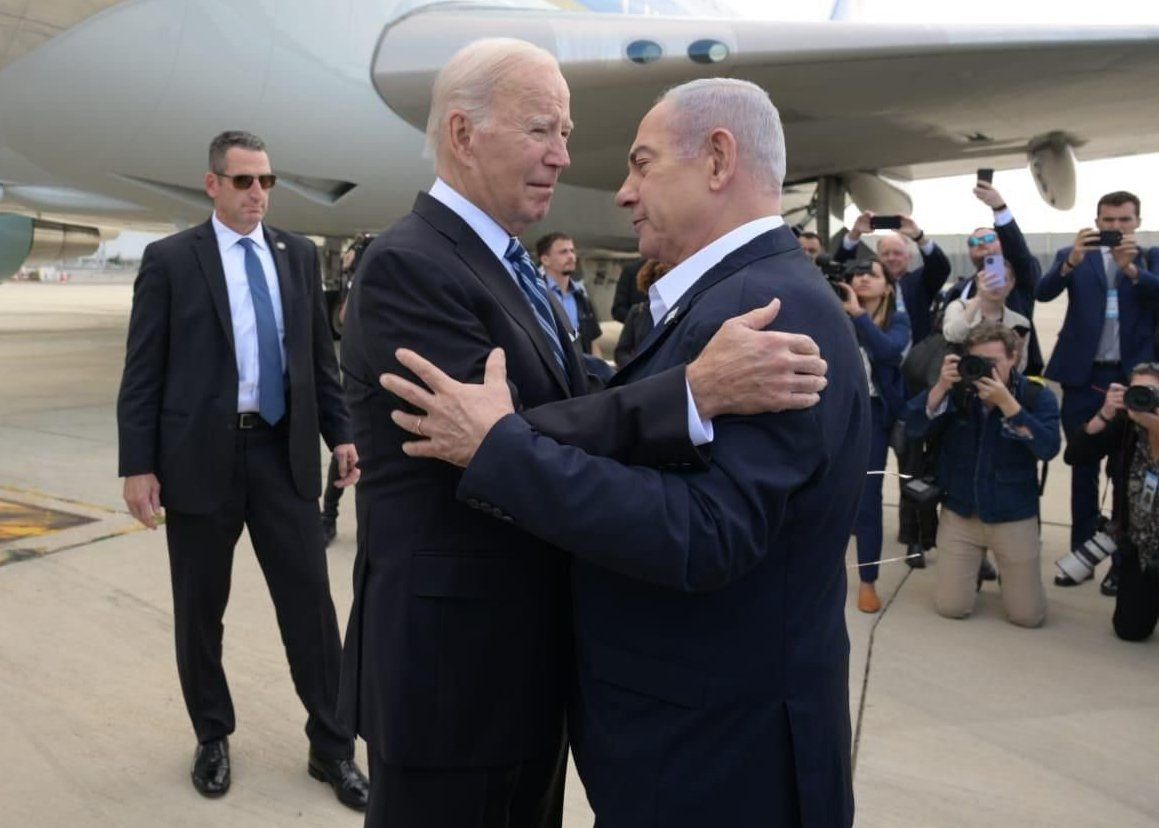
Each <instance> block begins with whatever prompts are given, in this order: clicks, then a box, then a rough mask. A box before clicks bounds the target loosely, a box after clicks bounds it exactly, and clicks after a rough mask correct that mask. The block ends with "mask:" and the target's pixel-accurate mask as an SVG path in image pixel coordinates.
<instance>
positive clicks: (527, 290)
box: [503, 238, 568, 377]
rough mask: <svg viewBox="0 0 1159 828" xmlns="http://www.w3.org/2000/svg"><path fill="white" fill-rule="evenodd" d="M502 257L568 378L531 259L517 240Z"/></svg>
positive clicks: (541, 279) (552, 320) (540, 282)
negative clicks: (511, 269) (509, 267)
mask: <svg viewBox="0 0 1159 828" xmlns="http://www.w3.org/2000/svg"><path fill="white" fill-rule="evenodd" d="M503 257H504V258H505V259H507V261H509V262H511V266H512V267H513V268H514V269H515V277H516V279H517V280H518V282H519V287H521V288H522V289H523V293H524V295H525V296H526V297H527V301H528V302H530V303H531V309H532V310H533V311H535V319H536V321H537V322H539V327H540V328H542V329H543V335H544V336H546V337H547V341H548V343H549V344H550V345H551V352H552V354H554V355H555V361H556V362H558V363H559V367H560V370H562V371H563V375H564V376H565V377H566V376H568V370H567V359H566V358H565V357H564V353H563V345H562V344H561V343H560V341H559V331H558V330H556V327H555V317H554V316H552V314H551V304H550V303H549V302H548V300H547V291H546V290H544V287H543V278H542V277H541V276H540V275H539V271H538V270H536V269H535V265H533V264H532V263H531V257H530V256H528V255H527V251H526V250H524V249H523V245H522V244H520V243H519V239H516V238H513V239H511V243H510V244H508V245H507V252H506V253H504V254H503Z"/></svg>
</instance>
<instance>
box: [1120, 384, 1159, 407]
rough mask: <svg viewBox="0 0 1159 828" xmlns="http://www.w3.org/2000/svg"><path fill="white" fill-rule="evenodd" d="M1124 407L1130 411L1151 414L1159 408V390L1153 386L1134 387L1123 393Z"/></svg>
mask: <svg viewBox="0 0 1159 828" xmlns="http://www.w3.org/2000/svg"><path fill="white" fill-rule="evenodd" d="M1123 405H1125V406H1127V410H1128V411H1137V412H1140V413H1143V414H1150V413H1152V412H1154V411H1155V409H1157V408H1159V388H1156V387H1155V386H1153V385H1132V386H1131V387H1130V388H1128V389H1127V390H1126V391H1125V392H1124V393H1123Z"/></svg>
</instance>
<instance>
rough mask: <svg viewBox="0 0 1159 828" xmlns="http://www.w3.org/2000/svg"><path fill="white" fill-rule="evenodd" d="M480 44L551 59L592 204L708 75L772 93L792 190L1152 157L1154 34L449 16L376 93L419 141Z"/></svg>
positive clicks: (421, 12) (421, 25) (388, 60)
mask: <svg viewBox="0 0 1159 828" xmlns="http://www.w3.org/2000/svg"><path fill="white" fill-rule="evenodd" d="M452 21H453V25H452ZM459 33H463V34H459ZM486 36H507V37H519V38H523V39H525V40H528V41H531V42H533V43H536V44H538V45H540V46H542V47H544V48H545V49H547V50H548V51H550V52H552V53H553V54H555V55H556V56H557V57H558V59H559V61H560V64H561V66H562V69H563V73H564V75H565V76H566V78H567V80H568V83H569V85H570V87H571V91H572V117H573V119H574V120H575V122H576V125H577V127H576V131H575V133H574V135H573V136H572V139H571V141H570V142H569V150H570V151H571V155H572V168H571V170H570V171H569V172H568V174H567V177H566V178H567V179H571V180H582V181H584V182H585V184H587V185H588V186H592V187H598V188H603V189H614V188H615V187H617V186H619V184H620V182H621V181H622V179H623V176H624V173H625V171H626V148H627V147H628V146H629V144H630V142H631V140H632V138H633V136H634V135H635V130H636V125H637V123H638V122H639V119H640V117H641V116H642V115H643V114H644V112H645V111H646V110H647V109H648V108H649V107H650V106H651V104H652V103H653V102H654V100H655V99H656V97H657V96H658V95H659V94H660V93H661V92H663V91H664V90H665V89H666V88H668V87H670V86H673V85H675V84H679V83H682V82H684V81H687V80H691V79H694V78H698V77H706V76H730V77H739V78H745V79H747V80H751V81H753V82H755V83H757V84H759V85H760V86H762V87H763V88H765V89H766V90H768V91H769V93H770V95H771V97H772V99H773V101H774V103H776V104H777V106H778V108H779V109H780V112H781V117H782V120H783V122H784V126H785V133H786V141H787V145H788V151H789V152H788V155H789V171H788V182H789V183H792V182H802V181H808V180H813V179H817V178H818V177H821V176H838V175H842V174H847V173H850V172H853V171H874V172H878V173H882V174H884V175H887V176H890V177H893V178H896V179H903V180H906V179H911V178H925V177H931V176H940V175H952V174H956V173H965V172H970V171H973V170H974V169H975V168H977V167H979V166H991V167H998V168H1009V167H1016V166H1020V165H1022V164H1024V163H1026V161H1027V157H1028V152H1029V151H1031V150H1034V149H1035V148H1040V147H1053V148H1055V149H1058V150H1060V151H1062V152H1065V153H1066V154H1068V155H1069V152H1070V150H1068V149H1066V148H1068V147H1069V148H1071V149H1073V152H1074V154H1075V155H1076V156H1077V157H1078V158H1080V159H1091V158H1102V157H1110V156H1118V155H1128V154H1135V153H1141V152H1149V151H1155V150H1159V106H1156V98H1155V85H1154V79H1155V78H1156V77H1159V27H1155V26H1151V27H1145V26H1107V27H1092V26H1059V25H1053V26H992V25H987V26H949V25H916V24H915V25H883V24H874V23H863V22H861V23H859V22H846V21H840V22H834V21H822V22H795V23H786V22H765V21H749V20H723V19H722V20H706V19H691V18H663V17H655V16H610V15H604V14H593V13H569V12H560V11H542V10H541V11H538V12H535V11H530V10H527V9H511V8H480V7H478V6H459V5H456V4H453V3H452V4H440V5H434V6H426V7H423V8H420V9H418V10H416V11H415V12H413V13H412V14H410V15H408V16H405V17H403V18H401V19H399V20H397V21H395V22H394V23H393V24H392V25H391V26H389V27H388V28H387V29H386V30H385V31H384V33H383V35H382V37H381V39H380V41H379V45H378V48H377V51H376V53H375V59H374V65H373V71H372V76H373V80H374V84H375V87H376V89H377V90H378V92H379V94H380V95H381V96H382V98H383V100H384V101H385V102H386V103H387V105H389V106H390V107H391V109H393V110H394V111H395V112H396V113H398V114H399V115H400V116H401V117H403V118H404V119H406V120H407V121H409V122H410V123H411V124H413V125H415V126H416V127H418V128H419V129H423V128H424V126H425V121H426V115H427V111H428V106H429V95H430V88H431V81H432V79H433V77H434V75H435V73H436V72H437V71H438V69H439V68H440V67H441V66H442V65H443V64H444V63H445V62H446V60H447V59H448V58H449V57H450V56H451V55H452V54H453V53H454V52H455V51H456V50H457V49H459V48H460V47H461V46H462V45H464V44H465V43H466V42H468V41H469V40H473V39H475V38H479V37H486ZM633 58H635V60H633ZM1072 177H1073V172H1072ZM1041 186H1042V182H1041V181H1040V187H1041ZM1072 189H1073V188H1072ZM1044 194H1045V193H1044ZM1060 206H1064V205H1060Z"/></svg>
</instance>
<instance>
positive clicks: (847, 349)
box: [360, 79, 870, 828]
mask: <svg viewBox="0 0 1159 828" xmlns="http://www.w3.org/2000/svg"><path fill="white" fill-rule="evenodd" d="M784 174H785V151H784V142H783V138H782V132H781V124H780V119H779V116H778V114H777V110H776V108H775V107H774V106H773V104H772V102H771V101H770V100H769V97H768V95H767V94H766V93H765V92H764V91H763V90H761V89H760V88H759V87H757V86H754V85H753V84H750V83H748V82H745V81H739V80H732V79H712V80H700V81H694V82H692V83H688V84H684V85H682V86H678V87H676V88H675V89H672V90H671V91H669V92H668V93H667V94H666V95H664V96H663V97H662V98H661V99H660V101H659V102H658V103H657V104H656V105H655V106H654V107H653V108H652V110H651V111H650V112H649V113H648V114H647V116H646V117H645V118H644V120H643V121H642V122H641V124H640V128H639V131H638V133H637V135H636V140H635V142H634V144H633V146H632V148H631V152H630V154H629V162H628V177H627V180H626V181H625V182H624V185H623V187H622V188H621V189H620V192H619V194H618V196H617V201H618V203H619V204H620V205H621V206H623V207H625V208H627V209H629V210H630V211H631V216H632V223H633V225H634V227H635V228H636V232H637V234H638V235H639V240H640V253H641V254H642V255H643V256H645V257H647V258H649V259H658V260H661V261H665V262H672V263H673V264H674V265H675V266H674V267H673V268H672V270H670V271H669V272H668V273H667V274H665V275H664V276H663V277H661V278H660V279H659V281H657V282H656V283H655V284H654V285H653V286H652V288H651V289H650V297H651V303H652V306H651V310H652V314H653V318H654V320H655V324H656V327H655V328H654V329H653V332H652V334H651V335H650V336H649V338H648V339H647V340H645V342H644V343H643V344H642V346H641V348H640V350H639V351H638V353H637V354H636V356H635V357H634V359H633V361H631V362H630V363H628V365H627V366H626V367H625V368H624V369H623V370H622V371H621V372H620V373H619V374H617V375H616V376H615V378H614V379H613V380H612V383H611V385H612V388H613V391H619V390H623V391H629V390H631V389H633V388H636V387H639V386H642V385H645V384H647V383H650V382H654V381H655V379H656V378H657V377H662V376H664V375H665V374H666V373H667V372H668V371H670V370H672V369H673V367H674V366H677V365H680V364H681V363H682V362H683V361H684V360H686V359H688V358H689V357H690V356H695V355H696V354H698V353H701V349H702V348H703V347H705V343H706V342H708V341H709V338H710V337H712V336H713V335H714V334H716V333H717V332H718V331H720V330H725V329H727V328H729V326H731V325H733V324H735V323H732V322H727V321H726V320H728V319H729V317H730V316H732V315H734V314H736V313H738V312H745V311H750V312H757V313H759V312H760V311H759V309H761V308H763V307H765V306H766V304H767V303H769V302H770V301H777V300H780V301H782V302H783V306H782V308H781V311H780V314H779V315H778V316H777V318H776V323H775V327H776V328H777V329H779V330H782V331H786V332H794V333H797V334H802V335H808V336H809V337H811V338H812V339H813V340H815V341H816V342H817V344H818V345H819V346H820V349H821V353H822V354H824V355H825V359H826V361H827V363H828V367H829V373H828V378H829V385H828V387H827V389H826V390H825V392H824V394H822V395H821V399H820V402H819V403H818V404H817V405H816V406H814V407H812V408H808V409H804V410H794V411H785V412H781V413H756V414H748V415H742V416H731V417H721V418H719V419H718V420H717V421H716V423H715V424H714V438H713V441H712V448H711V457H710V458H709V459H708V460H707V463H706V464H705V465H703V466H702V467H698V468H695V469H673V468H644V467H642V466H640V465H638V464H633V463H632V462H631V461H630V458H629V460H628V461H627V462H625V460H624V459H623V458H619V457H614V456H613V457H606V456H597V455H596V453H594V452H592V451H591V450H590V449H588V448H587V447H586V446H584V445H582V444H581V445H575V444H572V445H569V444H568V442H569V441H568V440H567V439H566V437H564V438H563V439H560V438H559V435H558V434H554V433H552V431H551V430H548V429H544V428H543V427H542V425H541V424H542V423H543V422H545V421H547V422H550V421H551V418H541V419H535V418H532V419H529V418H527V417H526V416H520V415H519V414H517V413H515V412H514V409H515V407H516V405H515V403H513V400H512V398H511V395H510V391H509V385H508V383H507V382H505V379H506V376H505V373H504V370H503V367H504V360H503V358H502V355H501V354H500V353H499V352H495V353H494V354H492V356H491V358H490V359H489V361H488V364H487V370H486V372H485V378H484V382H483V383H482V384H481V385H472V384H466V383H461V382H458V381H456V380H454V379H452V378H450V377H448V376H446V375H445V374H444V373H442V372H441V371H439V370H438V369H437V368H436V367H435V366H434V365H432V364H431V363H429V362H427V361H425V360H423V359H421V358H420V357H418V356H417V355H414V354H403V355H402V362H403V364H404V365H406V366H408V367H409V368H411V369H412V370H414V371H415V372H416V373H418V374H419V376H420V378H421V379H422V381H423V382H424V383H425V384H426V385H427V388H429V389H430V390H427V389H424V388H422V387H419V386H418V385H416V384H413V383H411V382H409V381H408V380H405V379H403V378H402V377H399V376H388V377H385V378H384V379H383V384H384V386H385V387H387V388H389V389H390V390H392V391H393V392H394V393H396V394H398V395H399V396H401V397H402V398H403V399H405V400H406V401H408V402H409V403H411V404H412V405H414V406H416V407H418V408H420V409H422V411H421V412H420V413H419V414H411V413H406V412H403V411H395V412H394V414H393V416H394V421H395V422H396V423H398V424H399V425H400V426H402V427H403V428H405V429H407V430H408V431H410V432H411V433H412V434H415V435H417V436H418V437H419V438H420V439H418V440H416V441H413V442H411V443H410V444H408V445H405V446H404V451H406V452H407V454H408V455H409V456H414V457H437V458H439V459H443V460H446V461H448V462H450V463H453V464H455V465H458V466H462V467H464V472H463V474H462V477H461V478H459V479H457V489H456V496H457V497H458V498H460V500H461V502H465V503H480V504H484V503H485V504H487V506H488V508H490V509H493V510H495V512H496V513H497V514H500V515H502V516H503V517H504V519H509V520H511V521H512V523H513V525H514V526H515V527H518V528H519V529H522V530H524V531H526V532H528V533H530V534H532V535H534V536H536V537H539V538H542V539H543V540H544V541H545V542H547V543H549V544H551V545H552V546H555V547H559V548H562V549H564V550H566V551H568V552H570V553H571V555H572V557H573V560H574V564H573V568H572V596H573V603H574V613H575V639H576V662H577V670H576V679H577V688H576V692H575V694H574V704H573V707H572V709H571V713H570V715H569V720H568V729H569V734H570V737H571V739H572V746H573V750H574V753H575V758H576V766H577V768H578V770H579V773H580V776H581V778H582V779H583V782H584V785H585V788H586V790H587V794H588V798H589V800H590V801H591V803H592V806H593V808H594V810H595V813H596V820H597V823H598V824H599V825H600V826H607V828H643V827H644V826H656V828H661V826H662V828H682V827H683V826H687V828H703V826H709V825H712V826H717V825H719V826H750V825H760V826H796V825H810V826H848V825H850V824H851V823H852V820H853V794H852V784H851V772H850V722H849V707H848V701H849V697H848V667H849V641H848V635H847V632H846V628H845V615H844V607H845V596H846V575H845V566H844V559H845V548H846V544H847V541H848V537H849V533H850V530H851V528H852V525H853V519H854V513H855V511H856V508H857V503H858V498H859V496H860V491H861V488H862V481H863V480H864V479H865V472H866V465H867V460H868V450H869V428H868V426H869V411H870V400H869V392H868V389H867V387H866V381H865V374H864V370H863V367H862V362H861V356H860V353H859V351H858V348H857V342H856V339H855V337H854V333H853V329H852V326H851V325H850V323H849V320H848V319H847V318H846V316H845V314H844V313H843V311H842V309H841V307H840V305H839V303H838V302H837V300H836V298H835V297H834V295H833V292H832V291H831V290H830V289H829V287H828V285H827V284H826V283H825V281H824V280H823V279H822V278H821V277H820V275H819V274H818V272H817V270H816V268H814V267H813V265H812V263H811V262H810V261H809V259H808V257H807V256H806V255H805V254H804V252H803V251H802V250H801V248H800V246H799V245H798V244H797V241H796V239H795V238H794V236H793V233H792V232H791V231H790V229H789V228H788V227H786V226H785V223H784V221H783V220H782V219H781V216H780V210H781V183H782V181H783V180H784ZM507 362H508V363H510V354H508V355H507ZM693 364H695V363H693ZM690 373H691V369H690ZM548 408H549V409H550V408H551V407H550V406H549V407H548ZM360 449H361V446H360Z"/></svg>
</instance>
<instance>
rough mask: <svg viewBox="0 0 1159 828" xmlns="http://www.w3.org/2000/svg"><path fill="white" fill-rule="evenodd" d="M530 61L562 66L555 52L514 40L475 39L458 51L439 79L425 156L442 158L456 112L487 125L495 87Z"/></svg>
mask: <svg viewBox="0 0 1159 828" xmlns="http://www.w3.org/2000/svg"><path fill="white" fill-rule="evenodd" d="M529 62H534V63H550V64H551V65H552V66H555V67H558V66H559V62H558V61H556V59H555V55H553V54H552V53H551V52H549V51H547V50H546V49H541V48H539V47H538V46H535V45H534V44H531V43H528V42H527V41H526V40H519V39H517V38H514V37H488V38H483V39H482V40H474V41H472V42H470V43H468V44H467V45H466V46H464V47H463V48H462V49H460V50H459V51H458V52H456V53H455V55H454V56H453V57H452V58H451V59H450V60H449V61H448V62H447V65H446V66H444V67H443V68H442V69H441V70H439V74H438V75H437V76H436V77H435V85H434V88H433V89H432V91H431V112H430V115H429V116H428V117H427V142H426V148H425V149H424V151H423V157H424V158H431V157H435V156H437V155H438V151H439V144H440V142H441V141H442V139H443V131H444V129H445V127H446V125H447V118H448V117H449V115H450V113H451V110H452V109H461V110H463V111H464V112H466V113H467V117H468V118H470V119H471V123H472V124H474V125H475V126H484V125H486V123H487V121H488V120H489V118H490V116H491V101H492V98H493V97H494V94H495V88H496V87H497V86H498V85H499V83H500V82H501V81H502V80H503V78H504V77H505V76H506V75H507V74H508V73H509V72H511V71H512V70H513V69H516V68H518V67H519V66H522V65H524V64H526V63H529Z"/></svg>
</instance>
